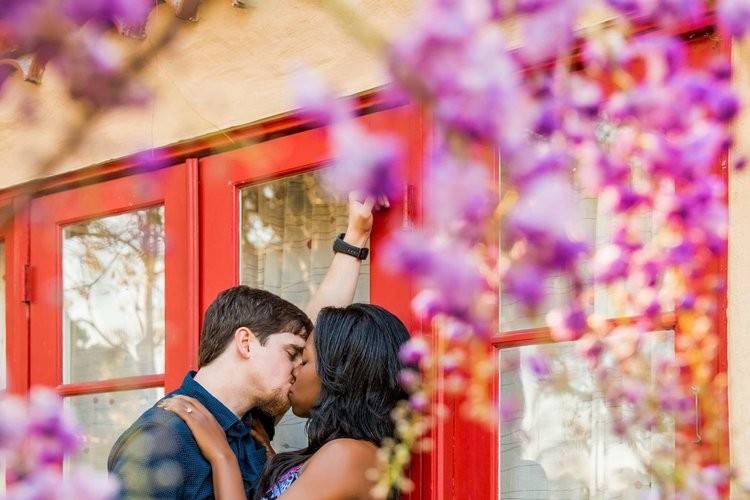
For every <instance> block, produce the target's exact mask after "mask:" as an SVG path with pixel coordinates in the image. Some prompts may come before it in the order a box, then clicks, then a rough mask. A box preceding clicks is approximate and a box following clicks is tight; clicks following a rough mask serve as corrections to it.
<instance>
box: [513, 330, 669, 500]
mask: <svg viewBox="0 0 750 500" xmlns="http://www.w3.org/2000/svg"><path fill="white" fill-rule="evenodd" d="M575 344H576V343H575V342H563V343H557V344H548V345H540V346H524V347H514V348H508V349H503V350H502V351H501V352H500V362H501V366H502V368H501V374H500V402H501V405H503V406H504V409H503V413H504V414H506V415H510V418H507V419H505V420H504V421H503V422H502V424H501V425H500V443H499V448H500V450H499V451H500V471H499V476H500V477H499V479H500V498H501V499H503V500H507V499H524V500H540V499H578V498H592V499H605V498H606V499H610V498H617V499H637V498H638V499H640V498H642V497H643V495H644V494H645V493H647V492H648V490H649V488H650V487H651V478H650V475H649V473H648V472H647V471H646V469H645V467H644V465H643V463H642V462H641V461H640V460H639V459H638V457H639V456H642V457H649V456H651V455H652V454H653V453H654V452H655V451H656V450H660V451H661V452H665V451H669V450H671V449H673V446H674V438H675V431H674V423H673V422H672V421H671V419H669V418H668V417H667V418H666V422H665V425H664V426H663V427H662V428H661V429H659V430H654V431H645V430H642V431H639V432H636V433H635V434H634V435H633V436H631V440H630V441H625V440H624V439H623V438H621V437H619V436H617V435H616V434H615V433H613V432H612V419H613V415H614V414H615V413H616V412H619V413H620V414H623V415H627V414H628V413H629V412H632V411H633V408H632V407H630V406H618V407H613V406H610V405H609V404H608V403H607V402H606V401H605V400H604V398H603V396H602V394H601V393H599V392H597V391H596V387H595V382H594V379H593V376H592V373H591V372H590V370H589V369H588V368H587V366H588V365H587V363H586V361H585V360H584V359H583V358H582V357H581V356H580V355H579V354H578V353H577V352H576V349H575V347H576V346H575ZM643 348H644V351H645V352H647V353H648V357H649V359H650V360H651V367H652V371H651V380H655V379H656V377H657V373H656V371H655V370H656V369H655V367H656V361H657V360H658V359H664V358H667V359H674V333H673V332H671V331H667V332H657V333H653V334H651V335H649V340H648V341H647V342H646V344H645V345H644V347H643ZM538 355H542V356H545V357H546V358H547V359H551V360H555V363H557V365H556V370H561V369H564V370H565V371H566V373H567V374H568V377H569V380H570V385H571V386H572V387H573V388H574V389H575V391H577V394H575V393H570V392H560V391H555V390H551V389H549V388H547V387H546V386H544V385H543V384H540V383H539V382H538V380H537V378H536V377H535V376H534V374H533V373H531V371H530V369H529V360H530V358H531V357H533V356H538Z"/></svg>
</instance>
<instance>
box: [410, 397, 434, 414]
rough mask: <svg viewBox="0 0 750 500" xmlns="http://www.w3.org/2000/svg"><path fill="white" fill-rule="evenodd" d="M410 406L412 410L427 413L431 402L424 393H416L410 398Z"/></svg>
mask: <svg viewBox="0 0 750 500" xmlns="http://www.w3.org/2000/svg"><path fill="white" fill-rule="evenodd" d="M409 406H411V408H412V410H414V411H416V412H419V413H425V412H427V410H429V408H430V400H429V398H428V397H427V396H426V395H425V393H423V392H415V393H414V394H412V395H411V396H410V397H409Z"/></svg>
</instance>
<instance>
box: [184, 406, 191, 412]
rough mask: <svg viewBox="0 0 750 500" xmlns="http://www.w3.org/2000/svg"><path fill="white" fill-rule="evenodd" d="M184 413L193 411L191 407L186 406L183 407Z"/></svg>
mask: <svg viewBox="0 0 750 500" xmlns="http://www.w3.org/2000/svg"><path fill="white" fill-rule="evenodd" d="M185 413H193V409H192V408H190V407H189V406H186V407H185Z"/></svg>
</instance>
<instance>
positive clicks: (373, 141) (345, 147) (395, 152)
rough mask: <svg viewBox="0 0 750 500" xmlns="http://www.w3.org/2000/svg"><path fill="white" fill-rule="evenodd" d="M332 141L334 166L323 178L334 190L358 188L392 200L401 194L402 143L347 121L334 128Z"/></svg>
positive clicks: (340, 192) (376, 196)
mask: <svg viewBox="0 0 750 500" xmlns="http://www.w3.org/2000/svg"><path fill="white" fill-rule="evenodd" d="M332 143H333V146H332V147H333V155H334V158H335V160H334V165H333V166H332V167H331V168H330V169H328V170H327V171H326V172H325V177H326V180H327V182H328V185H329V186H330V187H331V188H332V189H333V190H334V191H335V192H337V193H339V194H348V193H350V192H352V191H358V192H360V193H362V194H364V195H365V196H371V197H373V198H375V199H378V198H380V197H383V196H385V197H387V198H389V199H391V200H393V199H400V198H401V197H402V196H403V190H404V185H405V181H404V178H403V163H402V154H401V153H402V151H401V144H400V143H399V142H398V141H397V140H396V139H395V138H394V137H392V136H388V135H381V134H374V133H369V132H366V131H365V130H364V129H362V128H361V127H360V126H359V125H357V124H356V123H354V122H348V121H347V122H344V123H341V124H337V125H336V126H335V127H334V128H333V130H332Z"/></svg>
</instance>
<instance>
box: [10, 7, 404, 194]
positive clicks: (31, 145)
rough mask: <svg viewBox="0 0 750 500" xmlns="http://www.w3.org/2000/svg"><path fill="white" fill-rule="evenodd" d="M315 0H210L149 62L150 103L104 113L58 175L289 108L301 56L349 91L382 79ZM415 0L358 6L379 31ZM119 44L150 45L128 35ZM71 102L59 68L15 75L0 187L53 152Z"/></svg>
mask: <svg viewBox="0 0 750 500" xmlns="http://www.w3.org/2000/svg"><path fill="white" fill-rule="evenodd" d="M316 3H319V2H317V1H315V0H309V1H301V0H274V1H273V2H265V1H262V2H256V6H255V7H253V8H250V9H236V8H233V7H231V5H230V2H229V1H228V0H213V1H211V2H204V5H202V6H201V8H200V11H199V17H200V19H199V21H198V22H195V23H186V25H185V26H184V30H182V32H181V36H180V37H179V38H178V39H177V41H176V42H175V43H174V45H173V46H172V47H170V49H169V51H168V52H165V53H163V54H161V55H160V56H159V58H158V59H157V61H156V63H155V64H154V65H153V66H152V67H151V68H150V69H149V71H148V74H147V75H146V76H147V80H148V81H149V82H150V84H151V85H152V87H153V88H154V90H155V97H156V98H155V99H154V101H153V103H152V104H151V105H149V106H147V107H145V108H143V109H140V110H121V111H117V112H115V113H112V114H110V115H107V116H106V117H105V118H104V119H103V120H101V122H100V123H98V124H97V126H96V127H95V129H94V133H93V135H92V138H91V139H90V140H88V141H86V143H85V144H84V145H83V147H82V148H81V149H80V151H79V152H78V153H77V154H76V155H75V156H73V157H71V158H69V159H67V160H65V161H63V162H62V163H61V164H60V165H59V166H58V167H57V169H56V171H55V172H54V173H59V172H64V171H68V170H73V169H76V168H80V167H84V166H88V165H93V164H97V163H100V162H103V161H106V160H110V159H113V158H118V157H122V156H125V155H127V154H129V153H133V152H136V151H139V150H143V149H147V148H150V147H152V146H162V145H167V144H173V143H175V142H179V141H183V140H187V139H191V138H194V137H198V136H201V135H205V134H209V133H211V132H216V131H217V130H221V129H225V128H227V127H232V126H236V125H242V124H247V123H252V122H255V121H258V120H261V119H263V118H267V117H271V116H274V115H277V114H280V113H283V112H286V111H289V110H290V109H291V104H290V102H289V99H288V93H287V84H286V74H287V71H288V69H289V68H290V67H291V66H292V65H293V64H296V63H299V62H304V63H306V64H308V65H310V66H312V67H315V68H317V69H319V70H320V71H321V72H322V73H323V74H324V75H325V76H326V77H327V78H328V79H329V81H330V82H331V83H332V84H333V86H334V87H335V88H336V89H338V90H339V91H340V92H341V93H343V94H353V93H356V92H361V91H364V90H368V89H371V88H374V87H377V86H379V85H382V84H383V83H385V76H384V75H383V73H382V71H381V67H380V65H379V64H377V57H376V55H375V54H373V53H372V52H370V51H369V50H367V49H365V48H363V47H362V46H361V45H360V44H359V43H358V42H357V41H355V40H354V39H352V37H350V36H349V35H348V34H347V33H346V32H345V31H344V30H342V29H341V27H340V24H339V23H338V22H337V21H335V20H334V19H333V18H332V17H331V16H330V15H329V14H328V13H327V12H325V11H323V10H321V9H320V8H319V7H317V6H316ZM414 3H415V2H414V1H413V0H362V1H360V2H358V5H359V7H360V9H361V12H363V13H365V14H366V15H367V16H368V19H370V20H371V22H372V23H374V24H375V25H376V26H377V27H378V28H379V29H380V30H381V31H382V32H383V33H395V32H397V31H398V29H399V27H401V26H403V25H404V24H405V22H406V21H407V20H408V19H409V15H410V13H411V11H412V8H413V4H414ZM172 17H173V13H172V11H171V10H170V7H169V6H168V5H165V4H162V5H160V6H159V7H158V8H157V9H156V10H155V11H154V12H153V13H152V15H151V18H150V19H149V25H148V30H149V32H153V31H154V30H155V29H156V28H157V27H158V26H160V25H163V24H164V23H165V22H167V21H168V20H169V19H171V18H172ZM118 43H122V44H133V45H135V44H138V43H148V40H147V41H146V42H137V41H132V40H122V39H120V38H119V37H118ZM26 101H32V102H35V103H36V104H37V105H38V112H37V118H38V119H37V121H35V122H31V123H30V122H28V120H26V119H24V113H23V112H22V109H23V107H24V102H26ZM70 119H71V106H70V104H69V102H68V99H67V96H66V94H65V90H64V89H63V88H61V87H60V85H59V82H58V80H57V78H56V75H55V73H54V69H53V68H49V69H48V70H47V72H46V73H45V75H44V78H43V82H42V84H41V85H39V86H35V85H32V84H29V83H26V82H23V81H21V79H20V78H14V79H13V81H12V82H11V83H10V84H9V86H8V87H7V88H6V89H5V90H4V94H3V96H2V99H0V164H2V165H3V168H2V173H1V174H0V188H3V187H7V186H12V185H15V184H19V183H21V182H25V181H28V180H30V179H34V178H36V177H39V175H38V174H37V173H36V172H34V170H33V168H32V167H33V165H34V159H35V158H38V157H39V156H41V155H43V154H46V153H49V152H50V151H54V149H55V148H56V147H57V145H58V144H59V141H60V137H61V133H62V131H63V130H64V129H65V124H66V123H68V122H69V121H70Z"/></svg>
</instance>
